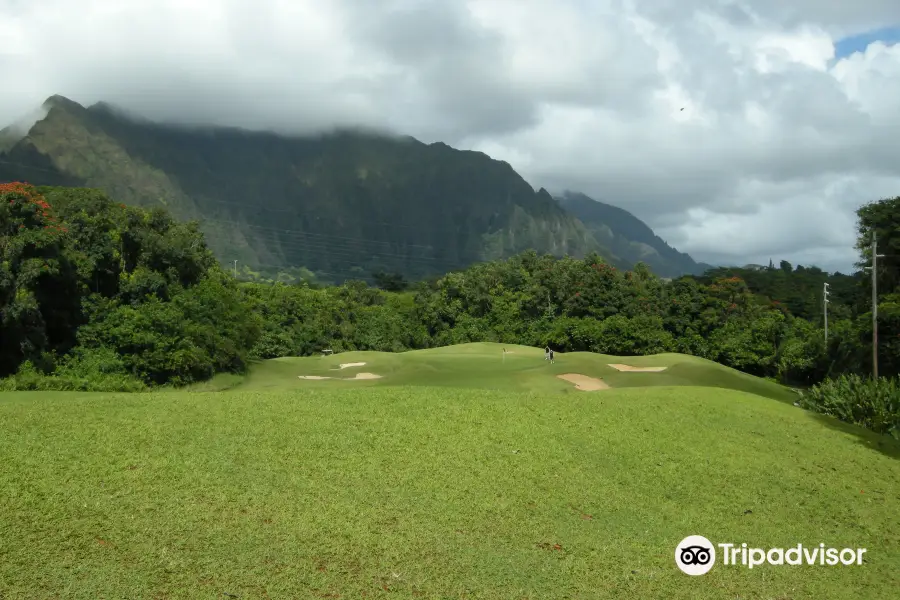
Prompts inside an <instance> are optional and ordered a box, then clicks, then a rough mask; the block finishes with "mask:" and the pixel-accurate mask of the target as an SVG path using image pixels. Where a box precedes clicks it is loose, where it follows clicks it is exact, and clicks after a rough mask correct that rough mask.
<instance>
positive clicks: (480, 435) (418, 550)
mask: <svg viewBox="0 0 900 600" xmlns="http://www.w3.org/2000/svg"><path fill="white" fill-rule="evenodd" d="M500 348H501V347H500V346H497V345H492V344H473V345H464V346H457V347H453V348H442V349H435V350H427V351H418V352H410V353H404V354H378V353H348V354H341V355H335V356H331V357H327V358H293V359H277V360H272V361H265V362H263V363H260V364H259V365H257V366H256V367H255V368H254V369H253V371H252V372H251V373H250V375H248V376H247V377H235V376H230V377H228V376H223V377H219V378H217V379H216V380H215V381H213V382H211V383H209V384H205V385H204V386H197V387H195V388H194V389H191V390H181V391H174V392H172V391H170V392H158V393H150V394H134V395H128V394H96V393H95V394H86V393H85V394H78V393H43V392H41V393H39V392H15V393H5V394H0V464H2V468H0V598H3V599H4V600H6V599H11V598H85V599H88V598H90V599H95V598H160V599H162V598H192V599H193V598H210V599H212V598H468V599H475V598H479V599H480V598H484V599H491V600H493V599H507V598H509V599H521V598H530V599H534V600H544V599H556V598H585V599H588V598H640V599H643V598H670V599H680V598H684V599H695V598H730V599H738V598H740V599H747V598H771V599H776V598H777V599H785V598H866V599H873V600H874V599H879V598H891V599H893V598H896V597H897V590H898V589H900V574H898V569H897V565H900V448H898V447H897V444H896V443H894V442H891V441H888V440H887V438H881V437H879V436H876V435H874V434H870V433H868V432H865V431H863V430H860V429H858V428H856V427H851V426H848V425H843V424H839V423H836V422H833V421H832V420H830V419H825V418H824V417H821V416H817V415H814V414H811V413H808V412H806V411H803V410H801V409H799V408H796V407H794V406H793V405H792V401H793V400H792V398H793V397H794V395H793V392H791V391H790V390H786V389H784V388H781V387H780V386H777V385H775V384H772V383H769V382H765V381H761V380H758V379H755V378H752V377H749V376H747V375H743V374H740V373H737V372H735V371H733V370H731V369H727V368H725V367H722V366H720V365H717V364H715V363H710V362H708V361H704V360H700V359H696V358H692V357H685V356H680V355H672V354H669V355H661V356H655V357H641V358H627V359H625V358H616V357H603V356H598V355H591V354H581V353H577V354H566V355H557V361H556V364H554V365H549V364H547V363H546V362H545V361H543V354H542V352H541V351H540V350H539V349H532V348H522V347H512V346H508V347H507V349H508V350H511V351H512V352H513V353H512V354H507V355H506V357H505V358H503V355H502V352H501V349H500ZM348 362H365V363H366V365H364V366H359V367H356V368H349V369H343V370H338V369H337V368H336V367H337V366H338V365H339V364H341V363H348ZM608 363H626V364H631V365H635V366H657V365H658V366H667V367H668V369H667V370H666V371H663V372H660V373H628V372H619V371H616V370H615V369H612V368H610V367H608V366H607V364H608ZM356 372H369V373H377V374H379V375H382V378H381V379H376V380H364V381H341V380H323V381H314V380H300V379H298V376H299V375H321V376H333V377H352V376H353V375H354V374H355V373H356ZM564 373H579V374H583V375H588V376H591V377H599V378H602V379H603V380H604V381H605V382H606V383H608V384H609V386H610V387H611V389H607V390H601V391H593V392H581V391H575V390H574V388H573V386H572V384H569V383H567V382H565V381H562V380H560V379H557V378H556V375H558V374H564ZM217 390H218V391H217ZM691 534H699V535H704V536H706V537H707V538H709V539H711V540H713V541H714V542H715V543H719V542H736V543H737V544H738V545H739V544H740V543H742V542H746V543H748V544H749V545H751V546H756V547H762V548H769V547H789V546H796V545H797V544H798V543H802V544H804V545H805V546H810V547H812V546H818V544H819V543H824V544H826V546H833V547H837V548H843V547H853V548H857V547H864V548H867V553H866V555H865V556H866V562H865V563H864V564H863V565H860V566H835V567H828V566H815V567H812V566H805V565H804V566H780V567H776V566H770V565H763V566H760V567H757V568H754V569H752V570H748V569H747V568H743V567H727V566H722V565H720V564H717V565H716V566H715V567H714V568H713V569H712V571H710V572H709V573H708V574H706V575H704V576H701V577H689V576H687V575H685V574H683V573H681V571H679V570H678V569H677V567H676V566H675V563H674V552H675V547H676V545H677V544H678V542H679V541H681V540H682V539H683V538H684V537H686V536H687V535H691Z"/></svg>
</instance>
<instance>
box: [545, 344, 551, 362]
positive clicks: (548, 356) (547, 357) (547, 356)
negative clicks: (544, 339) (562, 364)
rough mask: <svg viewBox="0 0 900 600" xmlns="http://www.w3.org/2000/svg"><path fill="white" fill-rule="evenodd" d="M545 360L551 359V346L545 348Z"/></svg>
mask: <svg viewBox="0 0 900 600" xmlns="http://www.w3.org/2000/svg"><path fill="white" fill-rule="evenodd" d="M544 360H550V346H547V347H546V348H544Z"/></svg>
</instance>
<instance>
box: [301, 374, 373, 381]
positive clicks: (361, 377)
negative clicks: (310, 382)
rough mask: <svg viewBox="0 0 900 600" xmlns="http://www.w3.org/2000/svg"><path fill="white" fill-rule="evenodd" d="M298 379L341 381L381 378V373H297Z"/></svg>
mask: <svg viewBox="0 0 900 600" xmlns="http://www.w3.org/2000/svg"><path fill="white" fill-rule="evenodd" d="M297 378H298V379H315V380H321V379H337V380H341V381H353V380H354V379H381V375H376V374H375V373H357V374H356V377H322V376H321V375H297Z"/></svg>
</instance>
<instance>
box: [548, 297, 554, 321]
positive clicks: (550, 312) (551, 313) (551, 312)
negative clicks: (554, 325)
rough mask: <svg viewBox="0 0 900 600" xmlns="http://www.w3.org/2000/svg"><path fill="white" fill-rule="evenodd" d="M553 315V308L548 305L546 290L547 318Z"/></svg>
mask: <svg viewBox="0 0 900 600" xmlns="http://www.w3.org/2000/svg"><path fill="white" fill-rule="evenodd" d="M552 316H553V308H552V307H551V305H550V292H547V318H550V317H552Z"/></svg>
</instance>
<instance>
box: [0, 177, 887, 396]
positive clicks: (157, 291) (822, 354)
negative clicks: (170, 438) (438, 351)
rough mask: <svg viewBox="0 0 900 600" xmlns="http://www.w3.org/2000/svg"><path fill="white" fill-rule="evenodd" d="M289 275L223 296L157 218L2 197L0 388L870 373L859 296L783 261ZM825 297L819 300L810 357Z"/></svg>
mask: <svg viewBox="0 0 900 600" xmlns="http://www.w3.org/2000/svg"><path fill="white" fill-rule="evenodd" d="M898 205H900V201H897V200H892V201H882V202H881V203H877V207H875V208H873V207H872V206H870V207H866V208H864V209H862V210H861V224H862V225H861V232H860V235H861V237H864V236H867V235H870V231H871V230H876V231H878V232H879V233H878V235H883V236H884V237H885V240H886V241H885V246H884V247H885V248H888V249H889V248H891V244H893V243H894V242H893V241H892V240H894V239H900V235H898V234H897V228H896V225H892V221H891V219H895V216H897V218H896V222H898V223H900V215H898V212H900V211H898V210H897V206H898ZM892 236H893V237H892ZM888 252H890V250H888ZM898 265H900V263H898V262H897V261H888V260H885V262H884V266H883V269H882V270H880V274H879V276H880V277H883V283H882V286H883V289H884V295H883V296H882V297H881V303H880V311H881V320H880V327H881V329H882V339H883V340H884V342H883V346H882V347H881V360H882V363H881V373H882V374H883V375H886V376H891V375H895V374H897V372H898V369H900V346H898V339H897V338H898V334H900V327H898V325H900V302H898V297H900V296H898V291H900V290H898V289H897V285H898V282H900V277H898V273H897V266H898ZM304 273H305V271H303V270H302V269H298V270H296V271H295V272H294V273H292V274H291V275H290V277H284V278H281V279H286V280H287V281H288V282H290V283H285V282H279V281H277V280H278V279H279V278H280V277H279V276H278V275H277V274H273V275H272V276H271V277H269V278H268V279H269V281H266V282H262V281H259V280H257V281H239V280H236V279H235V278H234V277H233V275H232V273H231V270H230V269H225V270H224V271H223V269H222V268H221V267H220V266H219V265H218V264H217V263H216V261H215V259H214V257H213V255H212V254H211V253H210V251H209V249H208V248H207V246H206V244H205V243H204V240H203V236H202V235H201V234H200V233H199V232H198V230H197V228H196V226H195V225H193V224H191V223H179V222H176V221H174V220H173V219H172V218H171V217H170V216H169V215H168V214H167V213H166V212H165V211H162V210H159V209H155V210H149V211H148V210H143V209H138V208H133V207H125V206H123V205H121V204H117V203H114V202H112V201H111V200H109V199H108V198H107V197H106V196H104V195H103V194H101V193H99V192H96V191H92V190H85V189H67V188H33V187H31V186H26V185H23V184H16V185H8V186H5V187H3V188H2V192H0V376H9V375H12V374H14V373H18V375H17V376H16V377H17V379H14V380H8V382H9V381H19V382H20V383H18V384H15V385H20V386H26V387H27V386H33V385H37V384H36V383H34V382H35V381H37V379H36V377H37V375H39V374H40V373H48V374H49V373H53V374H55V377H56V378H57V379H54V380H53V382H54V383H53V385H57V386H61V387H65V386H69V387H72V388H78V389H83V388H84V387H85V386H86V385H87V384H86V383H84V382H85V381H96V380H97V378H102V377H106V378H107V379H108V380H109V381H111V382H113V383H114V385H116V386H119V387H122V386H125V384H124V383H122V382H124V381H126V380H127V381H128V382H131V383H128V386H132V387H133V386H139V385H158V384H165V383H171V384H176V385H178V384H185V383H190V382H194V381H200V380H203V379H206V378H208V377H210V376H211V375H212V374H213V373H216V372H220V371H240V370H242V369H244V368H245V367H246V365H247V364H248V361H250V360H251V359H253V358H272V357H277V356H287V355H310V354H315V353H317V352H320V351H322V350H323V349H326V348H331V349H333V350H334V351H343V350H381V351H402V350H406V349H415V348H425V347H429V346H437V345H445V344H454V343H461V342H469V341H497V342H502V343H508V344H512V343H522V344H528V345H534V346H543V345H546V344H550V345H552V346H553V347H554V348H556V349H557V350H559V351H579V350H585V351H593V352H601V353H607V354H616V355H638V354H649V353H657V352H684V353H689V354H693V355H696V356H701V357H705V358H708V359H711V360H715V361H718V362H721V363H723V364H726V365H729V366H732V367H734V368H737V369H740V370H742V371H745V372H747V373H751V374H754V375H758V376H761V377H769V378H774V379H777V380H779V381H782V382H785V383H788V384H792V385H799V386H804V385H812V384H814V383H817V382H820V381H822V380H824V379H825V378H827V377H829V376H837V375H840V374H860V375H867V374H868V373H869V372H870V371H869V369H870V368H871V345H869V339H870V337H869V336H870V334H871V314H870V312H869V310H870V308H869V307H868V306H867V305H866V295H865V293H864V292H865V289H866V288H865V286H866V284H867V281H868V280H867V279H866V278H864V277H862V276H859V275H852V276H850V275H841V274H834V275H829V274H827V273H824V272H822V271H821V270H819V269H815V268H809V267H806V268H804V267H801V266H798V267H796V268H795V267H793V266H792V265H790V264H788V263H786V262H782V263H781V265H780V266H779V267H775V266H774V265H771V266H770V268H768V269H762V270H747V269H717V270H713V271H710V272H709V273H707V274H706V275H705V276H703V277H691V276H685V277H681V278H678V279H676V280H674V281H663V280H661V279H660V278H658V277H656V276H655V275H654V274H653V273H652V272H650V270H649V269H648V268H647V267H646V266H645V265H641V264H639V265H637V266H636V267H635V268H634V269H633V270H632V271H621V270H617V269H615V268H614V267H612V266H610V265H608V264H607V263H605V262H604V261H603V260H602V259H601V258H600V257H599V256H598V255H596V254H591V255H588V256H587V257H585V258H584V259H574V258H561V259H560V258H554V257H551V256H542V255H538V254H537V253H536V252H533V251H529V252H524V253H522V254H519V255H517V256H515V257H512V258H510V259H508V260H502V261H494V262H488V263H481V264H476V265H473V266H471V267H470V268H468V269H466V270H463V271H457V272H452V273H448V274H446V275H445V276H443V277H440V278H437V279H434V280H430V281H426V282H419V283H417V284H409V283H407V282H405V281H403V280H402V279H400V278H398V277H396V276H393V275H389V274H385V273H378V274H377V277H375V280H376V282H377V284H379V285H380V286H381V287H382V288H385V289H379V288H378V287H369V286H368V285H367V284H366V283H363V282H359V281H357V282H352V281H351V282H347V283H345V284H343V285H341V286H321V285H310V284H309V283H306V282H304V281H303V277H302V276H303V274H304ZM245 274H246V273H245ZM825 281H828V282H829V283H831V284H832V290H833V295H832V304H831V305H830V313H831V315H832V320H831V321H830V327H829V339H828V342H827V344H826V341H825V338H824V331H823V329H822V322H821V308H820V305H821V288H822V283H824V282H825ZM36 374H37V375H36ZM65 378H68V379H66V381H68V383H65V382H63V379H65ZM8 382H7V384H6V385H7V387H8V386H9V385H13V384H10V383H8ZM22 382H31V383H22ZM116 382H118V383H116ZM97 385H99V384H97ZM111 385H113V384H111ZM126 387H127V386H126ZM129 389H130V388H129Z"/></svg>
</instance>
